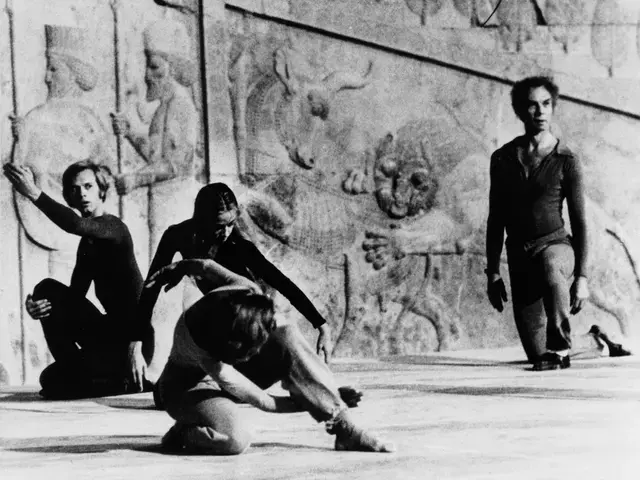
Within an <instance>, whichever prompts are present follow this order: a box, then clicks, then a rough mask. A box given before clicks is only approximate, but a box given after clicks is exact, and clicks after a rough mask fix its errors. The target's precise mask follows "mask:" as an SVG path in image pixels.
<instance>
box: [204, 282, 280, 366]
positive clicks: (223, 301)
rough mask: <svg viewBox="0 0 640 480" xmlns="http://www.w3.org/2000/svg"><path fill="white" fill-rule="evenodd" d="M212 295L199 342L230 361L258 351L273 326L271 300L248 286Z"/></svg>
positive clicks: (232, 361) (225, 360)
mask: <svg viewBox="0 0 640 480" xmlns="http://www.w3.org/2000/svg"><path fill="white" fill-rule="evenodd" d="M213 295H214V298H213V299H212V302H211V303H209V304H208V305H207V309H206V311H207V312H208V315H207V317H205V321H204V322H203V321H202V320H201V321H200V323H201V325H202V326H203V327H204V328H203V330H202V331H200V332H199V334H198V335H197V336H198V337H200V338H198V339H197V340H198V342H197V343H198V345H199V346H201V347H202V348H204V349H205V350H207V351H208V352H209V353H211V355H212V356H213V357H214V358H216V359H218V360H220V361H222V362H225V363H228V364H230V365H232V364H234V363H237V361H238V360H242V359H247V358H250V357H251V356H253V355H255V354H256V353H258V352H259V351H260V349H261V348H262V346H263V345H264V344H265V343H266V342H267V339H268V338H269V334H270V333H271V332H272V331H273V330H275V328H276V322H275V318H274V306H273V300H271V298H269V297H267V296H266V295H262V294H259V293H253V292H251V291H249V290H239V291H233V292H230V293H223V292H219V293H216V292H214V293H213ZM209 316H210V317H213V318H209ZM203 337H204V338H203Z"/></svg>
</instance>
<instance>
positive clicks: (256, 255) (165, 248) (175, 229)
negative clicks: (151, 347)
mask: <svg viewBox="0 0 640 480" xmlns="http://www.w3.org/2000/svg"><path fill="white" fill-rule="evenodd" d="M194 231H195V229H194V225H193V220H192V219H189V220H185V221H184V222H182V223H179V224H177V225H172V226H170V227H169V228H168V229H167V230H166V232H165V233H164V234H163V235H162V238H161V239H160V243H159V244H158V249H157V251H156V254H155V256H154V257H153V260H152V262H151V266H150V267H149V274H148V277H147V278H150V277H151V275H153V274H154V273H155V272H157V271H158V270H160V269H161V268H162V267H164V266H166V265H168V264H170V263H171V262H172V261H173V257H174V255H175V254H176V253H180V255H182V258H185V259H187V258H206V254H203V252H202V251H199V249H198V248H197V245H196V242H195V235H194ZM213 260H215V261H216V262H218V263H219V264H220V265H222V266H223V267H226V268H228V269H229V270H231V271H232V272H234V273H237V274H238V275H242V276H243V277H246V278H248V279H250V280H252V281H254V282H256V283H258V284H260V285H264V284H267V285H268V286H270V287H272V288H275V289H276V290H277V291H279V292H280V293H281V294H282V295H284V296H285V298H286V299H287V300H289V302H291V304H292V305H293V306H294V307H295V308H296V309H297V310H298V311H299V312H300V313H301V314H302V315H304V317H305V318H306V319H307V320H309V322H311V324H312V325H313V326H314V327H315V328H318V327H320V326H321V325H323V324H324V323H325V319H324V318H323V317H322V315H320V313H319V312H318V310H317V309H316V307H315V306H314V305H313V303H311V301H310V300H309V298H308V297H307V296H306V295H305V294H304V292H302V290H300V288H299V287H298V286H297V285H296V284H295V283H293V282H292V281H291V279H289V278H288V277H287V276H286V275H285V274H283V273H282V272H281V271H280V270H278V268H277V267H276V266H275V265H273V264H272V263H271V262H269V260H267V259H266V258H265V257H264V255H262V253H260V250H258V248H257V247H256V246H255V245H254V244H253V243H252V242H251V241H250V240H248V239H247V238H245V237H244V236H243V235H242V234H241V233H239V232H238V230H237V229H235V228H234V230H233V231H232V232H231V235H229V238H227V240H226V241H225V242H224V243H223V244H222V245H221V246H220V247H219V248H218V250H217V252H216V254H215V256H214V258H213ZM197 285H198V287H199V288H200V290H201V291H202V292H203V293H208V292H209V291H211V290H212V289H213V288H214V287H215V286H214V285H210V284H209V282H207V281H206V280H205V279H199V280H197ZM159 294H160V287H152V288H145V289H144V290H143V292H142V295H141V297H140V306H139V307H140V308H139V316H140V319H141V321H142V322H144V323H145V324H150V323H151V315H152V313H153V307H154V305H155V303H156V301H157V299H158V295H159Z"/></svg>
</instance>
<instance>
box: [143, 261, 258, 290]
mask: <svg viewBox="0 0 640 480" xmlns="http://www.w3.org/2000/svg"><path fill="white" fill-rule="evenodd" d="M184 276H190V277H200V278H206V279H207V280H209V281H210V282H211V283H212V284H213V285H214V288H219V287H226V286H243V287H246V288H248V289H250V290H253V291H255V292H260V287H259V286H258V285H256V284H255V283H254V282H252V281H251V280H249V279H248V278H245V277H243V276H242V275H238V274H237V273H234V272H232V271H231V270H229V269H227V268H225V267H223V266H222V265H220V264H219V263H217V262H216V261H214V260H211V259H203V258H191V259H186V260H180V261H179V262H175V263H172V264H171V265H167V266H166V267H163V268H161V269H160V270H159V271H157V272H156V273H155V274H153V275H152V276H151V277H150V278H149V280H148V281H147V284H146V285H145V288H160V287H161V286H162V285H165V290H169V289H171V288H173V287H175V286H176V285H177V284H178V283H180V280H182V277H184Z"/></svg>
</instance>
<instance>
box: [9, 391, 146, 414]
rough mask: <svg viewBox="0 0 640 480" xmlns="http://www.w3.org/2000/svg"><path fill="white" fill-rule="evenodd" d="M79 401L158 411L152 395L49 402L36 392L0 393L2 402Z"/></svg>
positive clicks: (60, 401) (59, 403) (59, 401)
mask: <svg viewBox="0 0 640 480" xmlns="http://www.w3.org/2000/svg"><path fill="white" fill-rule="evenodd" d="M77 401H84V402H93V403H96V404H98V405H104V406H106V407H111V408H123V409H132V410H156V407H155V404H154V403H153V397H152V396H151V394H150V393H149V394H144V393H142V394H136V395H123V396H113V397H94V398H74V399H68V400H48V399H46V398H42V397H41V396H40V394H39V393H38V392H36V391H18V392H0V402H12V403H17V402H19V403H31V402H39V403H43V404H48V405H50V404H56V405H63V404H64V403H71V402H77Z"/></svg>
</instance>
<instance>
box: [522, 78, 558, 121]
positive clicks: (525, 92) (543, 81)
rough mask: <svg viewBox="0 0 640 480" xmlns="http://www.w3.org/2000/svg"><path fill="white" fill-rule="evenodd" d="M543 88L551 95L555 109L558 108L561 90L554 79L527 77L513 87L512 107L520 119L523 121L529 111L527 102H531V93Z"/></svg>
mask: <svg viewBox="0 0 640 480" xmlns="http://www.w3.org/2000/svg"><path fill="white" fill-rule="evenodd" d="M538 87H542V88H545V89H546V90H547V91H548V92H549V93H550V94H551V102H552V104H553V108H555V107H556V102H557V101H558V95H559V94H560V89H559V88H558V85H556V83H555V82H554V81H553V78H551V77H546V76H536V77H527V78H523V79H522V80H519V81H518V82H516V83H515V84H514V85H513V88H512V89H511V106H512V107H513V111H514V112H515V113H516V115H517V116H518V118H520V119H522V118H523V116H524V114H525V113H526V111H527V107H528V106H527V102H528V100H529V92H530V91H531V90H532V89H534V88H538Z"/></svg>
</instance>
